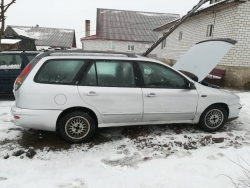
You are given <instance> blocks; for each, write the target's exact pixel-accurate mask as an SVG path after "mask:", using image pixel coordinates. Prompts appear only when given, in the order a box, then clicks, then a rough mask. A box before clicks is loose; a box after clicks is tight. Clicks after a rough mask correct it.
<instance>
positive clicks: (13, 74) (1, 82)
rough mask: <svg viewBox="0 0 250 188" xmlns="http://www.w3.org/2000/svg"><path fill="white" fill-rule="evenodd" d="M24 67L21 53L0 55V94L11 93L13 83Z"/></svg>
mask: <svg viewBox="0 0 250 188" xmlns="http://www.w3.org/2000/svg"><path fill="white" fill-rule="evenodd" d="M26 65H27V61H26V59H25V58H24V56H23V54H21V53H0V93H12V90H13V85H14V82H15V80H16V78H17V77H18V75H19V74H20V73H21V72H22V70H23V69H24V67H25V66H26Z"/></svg>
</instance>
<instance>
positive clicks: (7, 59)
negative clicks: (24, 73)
mask: <svg viewBox="0 0 250 188" xmlns="http://www.w3.org/2000/svg"><path fill="white" fill-rule="evenodd" d="M22 64H23V60H22V57H21V56H20V55H18V54H3V55H2V54H1V55H0V69H21V67H22Z"/></svg>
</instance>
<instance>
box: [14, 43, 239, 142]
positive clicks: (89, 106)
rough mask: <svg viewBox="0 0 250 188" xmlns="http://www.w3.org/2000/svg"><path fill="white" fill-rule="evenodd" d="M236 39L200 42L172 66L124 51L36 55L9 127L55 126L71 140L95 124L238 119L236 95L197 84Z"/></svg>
mask: <svg viewBox="0 0 250 188" xmlns="http://www.w3.org/2000/svg"><path fill="white" fill-rule="evenodd" d="M235 42H236V41H232V40H224V39H218V40H210V41H204V42H201V43H199V44H197V45H195V46H194V47H192V48H191V49H190V50H189V51H188V52H187V53H186V54H185V55H183V56H182V58H180V60H179V61H178V62H177V63H176V64H175V65H174V67H170V66H168V65H166V64H164V63H162V62H160V61H158V60H153V59H149V58H146V57H140V56H137V55H134V54H127V53H115V52H114V53H108V52H98V51H81V50H80V51H51V52H45V53H42V54H40V55H38V56H37V57H36V58H35V59H34V60H32V61H31V63H30V64H28V65H27V66H26V68H25V69H24V70H23V72H22V73H21V74H20V76H19V77H18V78H17V79H16V82H15V84H14V95H15V99H16V101H15V104H14V105H13V106H12V109H11V112H12V114H13V115H14V122H15V125H17V126H21V127H26V128H34V129H40V130H47V131H58V132H59V133H60V134H61V136H62V137H63V138H64V139H65V140H66V141H68V142H71V143H80V142H84V141H87V140H88V139H89V138H90V137H91V136H92V135H93V133H94V132H95V130H96V129H97V128H98V127H112V126H128V125H149V124H173V123H187V124H199V125H200V126H201V128H202V129H204V130H206V131H209V132H212V131H217V130H219V129H220V128H222V127H223V126H224V124H225V123H226V122H227V121H230V120H234V119H236V118H237V117H238V115H239V112H240V109H241V105H240V104H239V97H238V96H237V95H235V94H232V93H230V92H226V91H221V90H219V89H214V88H210V87H206V86H203V85H201V84H200V83H199V82H200V81H202V80H203V79H204V78H205V77H206V76H207V75H208V74H209V72H210V71H211V70H212V69H213V68H214V67H215V66H216V64H217V63H218V62H219V61H220V60H221V59H222V58H223V56H224V55H225V54H226V53H227V52H228V51H229V50H230V48H231V47H233V46H234V44H235ZM179 70H180V71H187V72H190V73H192V74H195V75H196V76H197V78H198V82H195V81H193V80H192V79H190V78H189V77H188V76H186V75H184V74H183V73H181V72H180V71H179Z"/></svg>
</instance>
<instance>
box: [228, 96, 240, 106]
mask: <svg viewBox="0 0 250 188" xmlns="http://www.w3.org/2000/svg"><path fill="white" fill-rule="evenodd" d="M239 103H240V97H237V98H233V99H232V100H231V101H230V104H231V105H234V104H239Z"/></svg>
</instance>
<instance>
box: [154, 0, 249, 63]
mask: <svg viewBox="0 0 250 188" xmlns="http://www.w3.org/2000/svg"><path fill="white" fill-rule="evenodd" d="M249 10H250V1H247V2H246V3H242V4H239V5H236V6H233V7H230V8H227V9H224V10H221V11H217V12H215V13H210V14H206V15H204V14H200V15H196V16H193V17H192V18H190V19H189V20H187V21H186V22H185V23H183V24H182V25H181V26H180V27H179V28H178V29H177V30H175V31H174V32H173V33H172V34H171V35H170V36H169V37H168V38H167V42H166V47H165V49H161V47H158V48H157V57H158V58H165V59H174V60H178V59H179V58H180V57H181V56H182V55H183V54H184V53H185V52H186V51H187V50H188V49H189V48H190V47H192V46H193V45H195V44H196V43H197V42H199V41H202V40H207V39H211V38H231V39H235V40H237V41H238V43H237V44H236V45H235V46H234V47H233V48H232V49H231V50H230V51H229V53H228V54H227V55H226V56H225V57H224V58H223V59H222V60H221V61H220V63H219V65H225V66H241V67H250V21H249V20H250V11H249ZM210 24H214V32H213V36H212V37H206V32H207V26H208V25H210ZM165 31H166V30H165ZM165 31H161V32H159V33H158V35H159V36H161V35H162V33H163V32H165ZM181 31H182V33H183V39H182V40H179V33H180V32H181Z"/></svg>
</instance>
